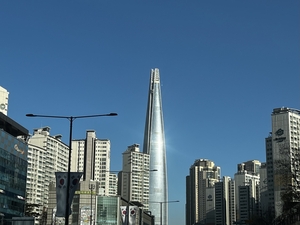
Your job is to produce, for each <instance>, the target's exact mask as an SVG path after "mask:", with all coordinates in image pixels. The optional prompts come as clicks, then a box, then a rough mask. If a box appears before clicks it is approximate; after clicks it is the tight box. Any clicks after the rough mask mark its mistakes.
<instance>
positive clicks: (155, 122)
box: [143, 68, 168, 225]
mask: <svg viewBox="0 0 300 225" xmlns="http://www.w3.org/2000/svg"><path fill="white" fill-rule="evenodd" d="M143 152H144V153H147V154H149V155H150V170H157V171H156V172H154V173H150V187H149V210H150V211H151V213H152V215H154V216H155V224H156V225H159V224H161V223H162V224H165V225H167V224H168V204H167V203H168V183H167V157H166V145H165V133H164V120H163V110H162V99H161V89H160V75H159V70H158V69H157V68H156V69H151V73H150V87H149V95H148V107H147V115H146V124H145V136H144V149H143ZM163 203H165V204H163ZM161 207H162V209H160V208H161Z"/></svg>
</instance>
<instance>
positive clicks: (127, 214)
mask: <svg viewBox="0 0 300 225" xmlns="http://www.w3.org/2000/svg"><path fill="white" fill-rule="evenodd" d="M127 174H128V176H127V177H128V190H127V192H128V197H127V208H126V219H127V223H126V224H127V225H129V201H130V179H131V176H130V175H131V172H128V173H127Z"/></svg>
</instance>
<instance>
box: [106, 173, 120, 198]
mask: <svg viewBox="0 0 300 225" xmlns="http://www.w3.org/2000/svg"><path fill="white" fill-rule="evenodd" d="M108 195H109V196H117V195H118V175H117V174H115V173H110V174H109V194H108Z"/></svg>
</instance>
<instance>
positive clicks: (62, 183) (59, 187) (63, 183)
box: [55, 172, 82, 217]
mask: <svg viewBox="0 0 300 225" xmlns="http://www.w3.org/2000/svg"><path fill="white" fill-rule="evenodd" d="M81 176H82V172H70V184H69V188H68V187H67V183H68V172H55V177H56V216H57V217H65V215H66V214H65V212H66V208H68V215H71V213H72V211H71V204H72V201H73V197H74V193H75V191H76V189H77V188H78V184H79V181H80V178H81ZM67 191H68V192H69V201H68V203H67ZM66 204H68V205H66Z"/></svg>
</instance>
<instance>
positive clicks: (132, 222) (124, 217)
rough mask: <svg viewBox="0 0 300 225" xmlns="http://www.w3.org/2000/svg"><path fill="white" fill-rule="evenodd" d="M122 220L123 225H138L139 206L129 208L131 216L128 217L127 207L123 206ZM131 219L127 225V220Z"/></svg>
mask: <svg viewBox="0 0 300 225" xmlns="http://www.w3.org/2000/svg"><path fill="white" fill-rule="evenodd" d="M120 209H121V217H122V218H121V219H122V225H127V224H128V225H135V224H136V215H137V212H138V207H137V206H129V215H128V216H127V206H121V207H120ZM128 219H129V222H128V223H127V220H128Z"/></svg>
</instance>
